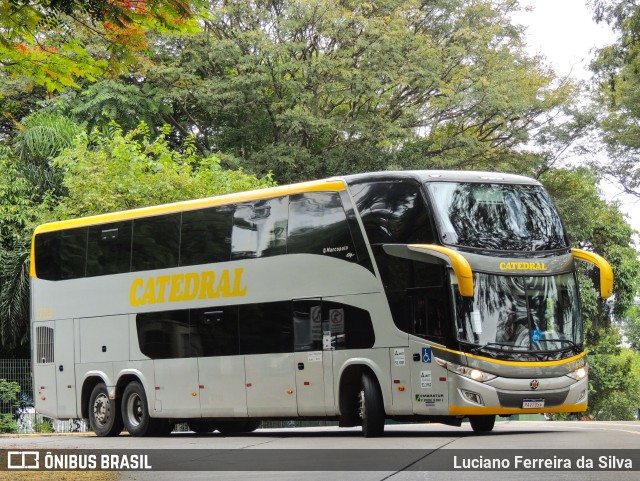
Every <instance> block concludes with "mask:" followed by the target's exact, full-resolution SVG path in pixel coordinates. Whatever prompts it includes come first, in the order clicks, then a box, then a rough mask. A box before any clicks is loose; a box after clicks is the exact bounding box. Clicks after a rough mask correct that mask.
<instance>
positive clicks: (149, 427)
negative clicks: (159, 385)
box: [122, 381, 168, 436]
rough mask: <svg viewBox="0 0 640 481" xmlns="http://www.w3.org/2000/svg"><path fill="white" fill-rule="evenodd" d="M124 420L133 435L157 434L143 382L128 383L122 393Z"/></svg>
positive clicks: (125, 425)
mask: <svg viewBox="0 0 640 481" xmlns="http://www.w3.org/2000/svg"><path fill="white" fill-rule="evenodd" d="M122 420H123V422H124V427H125V428H127V431H129V434H130V435H131V436H145V435H153V434H155V431H154V429H153V428H154V423H153V421H154V420H152V419H151V417H150V416H149V407H148V405H147V395H146V393H145V391H144V387H142V384H140V383H139V382H137V381H134V382H131V383H129V384H127V387H126V388H125V389H124V392H123V393H122ZM167 424H168V423H167Z"/></svg>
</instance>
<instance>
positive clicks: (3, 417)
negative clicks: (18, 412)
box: [0, 414, 18, 434]
mask: <svg viewBox="0 0 640 481" xmlns="http://www.w3.org/2000/svg"><path fill="white" fill-rule="evenodd" d="M17 431H18V423H16V421H15V419H13V414H0V433H3V434H4V433H15V432H17Z"/></svg>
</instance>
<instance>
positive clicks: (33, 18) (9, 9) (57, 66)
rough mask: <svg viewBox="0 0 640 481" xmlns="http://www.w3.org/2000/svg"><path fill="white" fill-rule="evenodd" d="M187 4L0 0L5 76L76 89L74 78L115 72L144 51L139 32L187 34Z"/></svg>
mask: <svg viewBox="0 0 640 481" xmlns="http://www.w3.org/2000/svg"><path fill="white" fill-rule="evenodd" d="M192 3H197V2H186V1H184V0H146V1H145V2H128V1H122V2H120V1H118V2H115V1H111V0H98V1H95V0H71V1H69V0H40V1H32V0H0V59H1V61H0V62H1V65H2V66H3V68H4V71H5V72H6V73H8V74H9V75H11V76H13V77H16V78H18V77H26V78H28V79H29V80H30V81H31V82H33V83H35V84H38V85H44V86H46V88H47V90H48V91H59V90H62V89H64V88H66V87H78V84H77V83H76V81H77V79H79V78H86V79H89V80H95V79H96V78H97V77H98V76H100V75H102V74H103V73H105V71H107V70H111V71H116V72H117V71H120V70H121V69H122V67H123V65H124V63H126V62H128V61H131V60H132V52H134V51H137V50H143V49H144V48H145V47H146V40H145V30H148V29H155V30H160V31H176V30H178V31H189V30H193V29H194V28H195V23H193V21H189V17H190V16H191V15H192V13H193V12H192V11H191V8H190V5H191V4H192ZM71 32H73V34H71ZM78 32H82V33H84V34H88V35H93V36H98V37H99V38H100V39H101V40H102V41H104V42H106V43H108V45H109V46H110V55H109V57H107V58H99V57H97V58H96V57H94V56H92V55H91V52H90V51H88V50H87V49H85V45H84V43H83V42H82V41H81V39H80V37H81V36H79V35H77V34H78ZM1 93H2V92H1V91H0V94H1Z"/></svg>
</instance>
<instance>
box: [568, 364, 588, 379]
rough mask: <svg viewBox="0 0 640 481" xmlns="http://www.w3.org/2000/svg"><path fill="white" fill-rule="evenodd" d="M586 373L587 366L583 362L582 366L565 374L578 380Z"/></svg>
mask: <svg viewBox="0 0 640 481" xmlns="http://www.w3.org/2000/svg"><path fill="white" fill-rule="evenodd" d="M587 374H589V366H588V365H586V364H585V365H584V367H580V368H578V369H576V370H575V371H573V372H570V373H569V374H567V376H569V377H570V378H573V379H575V380H576V381H580V380H581V379H584V378H585V377H587Z"/></svg>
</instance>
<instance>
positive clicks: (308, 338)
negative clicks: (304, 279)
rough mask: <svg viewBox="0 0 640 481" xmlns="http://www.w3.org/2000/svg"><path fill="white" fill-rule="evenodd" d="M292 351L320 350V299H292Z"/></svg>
mask: <svg viewBox="0 0 640 481" xmlns="http://www.w3.org/2000/svg"><path fill="white" fill-rule="evenodd" d="M292 306H293V339H294V342H293V346H294V351H296V352H300V351H321V350H322V304H321V301H320V299H308V300H307V299H305V300H300V301H293V302H292Z"/></svg>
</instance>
